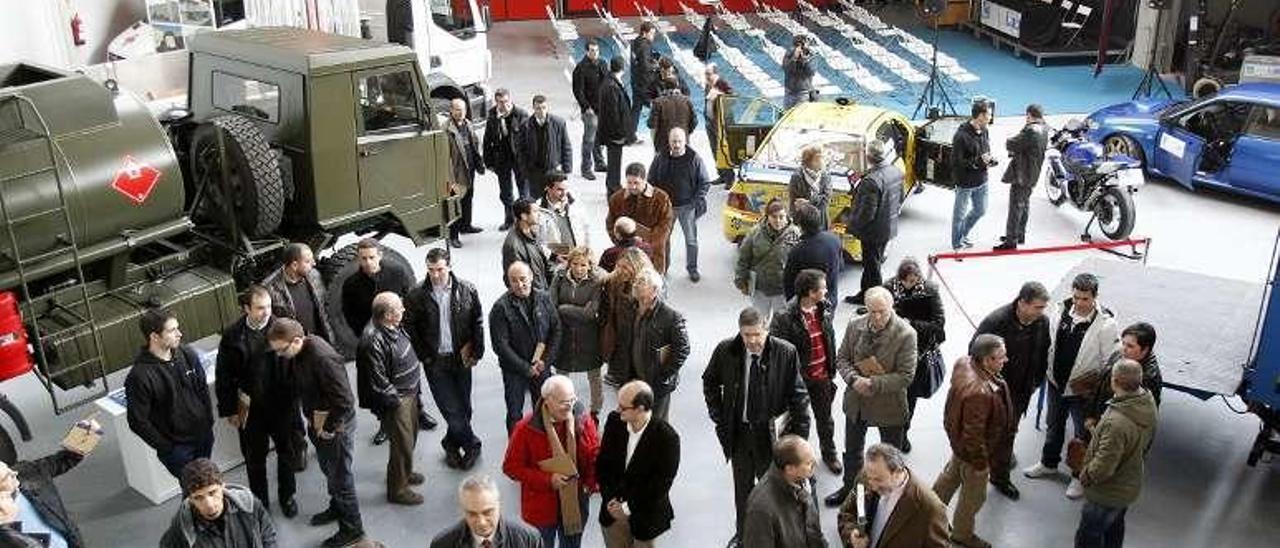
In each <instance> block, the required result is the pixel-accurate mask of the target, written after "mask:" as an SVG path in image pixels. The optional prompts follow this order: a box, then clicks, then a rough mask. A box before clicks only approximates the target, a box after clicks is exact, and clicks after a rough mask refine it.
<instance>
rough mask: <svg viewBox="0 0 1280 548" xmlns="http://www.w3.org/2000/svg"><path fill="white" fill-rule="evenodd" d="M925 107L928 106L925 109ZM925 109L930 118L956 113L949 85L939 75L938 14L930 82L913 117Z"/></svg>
mask: <svg viewBox="0 0 1280 548" xmlns="http://www.w3.org/2000/svg"><path fill="white" fill-rule="evenodd" d="M925 107H928V108H927V109H925ZM921 109H925V115H926V116H928V117H929V118H937V117H940V116H943V115H948V114H949V115H951V116H955V115H956V105H955V104H954V103H952V102H951V97H950V96H948V95H947V87H946V86H944V85H942V78H941V77H940V76H938V18H937V14H934V17H933V61H932V62H930V63H929V82H928V83H926V84H925V85H924V89H923V90H922V91H921V92H920V101H919V102H918V103H916V110H915V112H914V113H912V114H911V118H912V119H913V120H914V119H918V118H919V117H920V110H921Z"/></svg>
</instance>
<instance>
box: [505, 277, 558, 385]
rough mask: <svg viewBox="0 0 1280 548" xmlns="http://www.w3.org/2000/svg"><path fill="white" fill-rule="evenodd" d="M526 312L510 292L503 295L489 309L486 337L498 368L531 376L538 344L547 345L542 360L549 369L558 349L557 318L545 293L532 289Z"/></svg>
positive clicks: (552, 364) (523, 306)
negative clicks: (495, 355)
mask: <svg viewBox="0 0 1280 548" xmlns="http://www.w3.org/2000/svg"><path fill="white" fill-rule="evenodd" d="M528 298H529V299H532V300H533V303H532V306H530V307H529V309H528V310H530V311H532V313H533V317H532V318H530V317H529V315H528V314H527V313H526V310H525V304H524V303H522V302H520V301H521V300H520V299H517V298H516V296H515V295H514V294H513V293H511V292H510V291H508V292H506V293H503V294H502V296H501V297H498V300H497V301H495V302H494V303H493V308H492V309H490V310H489V337H490V339H491V340H492V342H493V351H494V352H495V353H497V354H498V367H499V368H501V369H502V370H503V371H506V372H508V373H517V374H520V375H523V376H525V377H530V376H532V371H530V368H531V367H532V366H533V352H534V350H535V349H536V348H537V347H538V343H543V344H545V345H546V350H545V351H543V353H542V361H543V363H545V364H546V365H547V368H548V369H550V368H551V367H552V366H554V365H555V363H554V362H555V358H556V355H557V353H558V352H559V348H560V315H559V314H557V313H556V305H555V303H553V302H551V296H550V295H548V294H547V292H546V291H539V290H536V289H535V290H533V293H531V294H530V295H529V297H528Z"/></svg>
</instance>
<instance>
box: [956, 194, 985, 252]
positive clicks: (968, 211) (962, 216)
mask: <svg viewBox="0 0 1280 548" xmlns="http://www.w3.org/2000/svg"><path fill="white" fill-rule="evenodd" d="M971 204H972V207H970V205H971ZM986 214H987V183H982V184H981V185H978V186H975V187H973V188H961V187H956V201H955V204H954V205H953V206H952V208H951V249H960V247H961V246H962V244H963V243H964V239H965V238H968V237H969V231H970V230H973V225H975V224H978V219H981V218H982V216H983V215H986Z"/></svg>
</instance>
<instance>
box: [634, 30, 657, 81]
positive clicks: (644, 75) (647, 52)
mask: <svg viewBox="0 0 1280 548" xmlns="http://www.w3.org/2000/svg"><path fill="white" fill-rule="evenodd" d="M657 78H658V62H657V61H655V60H654V58H653V42H650V41H649V39H648V38H645V37H644V36H639V35H637V36H636V37H635V38H633V39H632V40H631V89H632V92H633V95H635V96H642V95H644V94H646V93H647V92H648V91H649V87H650V86H652V85H653V81H654V80H656V79H657Z"/></svg>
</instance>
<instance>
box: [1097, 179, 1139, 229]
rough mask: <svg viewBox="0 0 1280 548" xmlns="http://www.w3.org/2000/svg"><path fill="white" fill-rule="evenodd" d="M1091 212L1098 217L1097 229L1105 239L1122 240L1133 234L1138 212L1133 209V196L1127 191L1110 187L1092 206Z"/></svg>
mask: <svg viewBox="0 0 1280 548" xmlns="http://www.w3.org/2000/svg"><path fill="white" fill-rule="evenodd" d="M1093 211H1094V213H1095V214H1097V216H1098V229H1099V230H1102V233H1103V234H1104V235H1105V236H1106V237H1107V238H1110V239H1112V240H1123V239H1125V238H1128V237H1129V234H1130V233H1132V232H1133V223H1134V220H1135V218H1136V217H1137V213H1138V212H1137V210H1135V209H1134V205H1133V194H1132V193H1131V192H1129V189H1127V188H1120V187H1110V188H1108V189H1106V190H1104V191H1103V192H1102V196H1099V197H1098V201H1097V202H1095V203H1094V204H1093Z"/></svg>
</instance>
